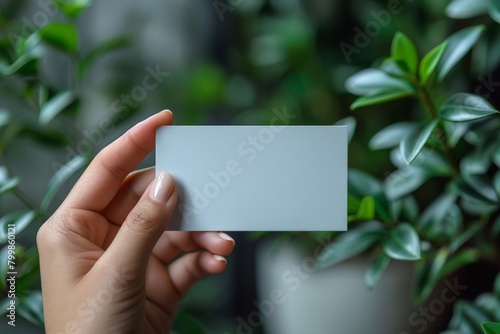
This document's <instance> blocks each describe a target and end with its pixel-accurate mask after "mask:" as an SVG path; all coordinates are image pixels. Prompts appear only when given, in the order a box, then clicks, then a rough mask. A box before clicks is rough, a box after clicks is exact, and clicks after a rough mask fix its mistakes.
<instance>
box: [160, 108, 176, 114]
mask: <svg viewBox="0 0 500 334" xmlns="http://www.w3.org/2000/svg"><path fill="white" fill-rule="evenodd" d="M162 112H168V113H170V114H171V115H173V114H174V113H173V112H172V111H171V110H168V109H165V110H163V111H162Z"/></svg>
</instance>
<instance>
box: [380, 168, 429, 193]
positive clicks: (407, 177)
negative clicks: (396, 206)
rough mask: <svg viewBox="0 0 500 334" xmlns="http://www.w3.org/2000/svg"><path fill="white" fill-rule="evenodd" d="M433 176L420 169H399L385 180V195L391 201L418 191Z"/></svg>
mask: <svg viewBox="0 0 500 334" xmlns="http://www.w3.org/2000/svg"><path fill="white" fill-rule="evenodd" d="M430 177H431V175H429V174H428V173H427V172H426V171H425V170H423V169H420V168H409V167H407V168H404V169H398V170H396V171H394V172H393V173H391V174H390V175H389V176H388V177H387V178H386V180H385V184H384V186H385V194H386V195H387V198H388V199H389V200H395V199H398V198H400V197H403V196H405V195H408V194H409V193H411V192H413V191H414V190H417V189H418V188H420V186H422V185H423V184H424V183H425V182H426V181H427V180H429V178H430Z"/></svg>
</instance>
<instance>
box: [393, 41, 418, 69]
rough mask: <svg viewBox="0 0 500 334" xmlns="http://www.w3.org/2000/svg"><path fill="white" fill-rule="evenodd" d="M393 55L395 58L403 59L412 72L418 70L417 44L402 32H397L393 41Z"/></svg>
mask: <svg viewBox="0 0 500 334" xmlns="http://www.w3.org/2000/svg"><path fill="white" fill-rule="evenodd" d="M391 55H392V58H393V59H394V60H401V61H404V63H405V64H406V65H407V67H408V70H409V71H410V73H414V74H415V73H416V72H417V66H418V54H417V49H416V48H415V45H414V44H413V42H412V41H411V39H409V38H408V36H406V35H405V34H403V33H402V32H397V33H396V35H395V36H394V39H393V41H392V49H391Z"/></svg>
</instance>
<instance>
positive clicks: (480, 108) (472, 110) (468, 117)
mask: <svg viewBox="0 0 500 334" xmlns="http://www.w3.org/2000/svg"><path fill="white" fill-rule="evenodd" d="M499 113H500V112H499V111H498V110H496V109H495V108H494V107H493V106H492V105H491V104H490V103H489V102H488V101H487V100H485V99H484V98H482V97H480V96H478V95H473V94H467V93H458V94H455V95H453V96H452V97H451V98H450V99H449V100H448V101H447V102H446V103H445V104H444V105H443V106H442V107H441V109H440V110H439V117H441V118H442V119H444V120H446V121H450V122H469V121H473V120H477V119H481V118H484V117H488V116H491V115H494V114H499Z"/></svg>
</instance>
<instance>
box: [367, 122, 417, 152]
mask: <svg viewBox="0 0 500 334" xmlns="http://www.w3.org/2000/svg"><path fill="white" fill-rule="evenodd" d="M416 128H417V123H414V122H399V123H394V124H391V125H389V126H387V127H385V128H384V129H382V130H380V131H379V132H377V133H376V134H375V135H374V136H373V137H372V139H371V140H370V143H369V144H368V145H369V146H370V148H371V149H372V150H381V149H385V148H392V147H395V146H398V145H399V143H401V141H402V140H403V139H404V138H406V137H407V136H409V135H410V133H412V132H413V131H415V129H416Z"/></svg>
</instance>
